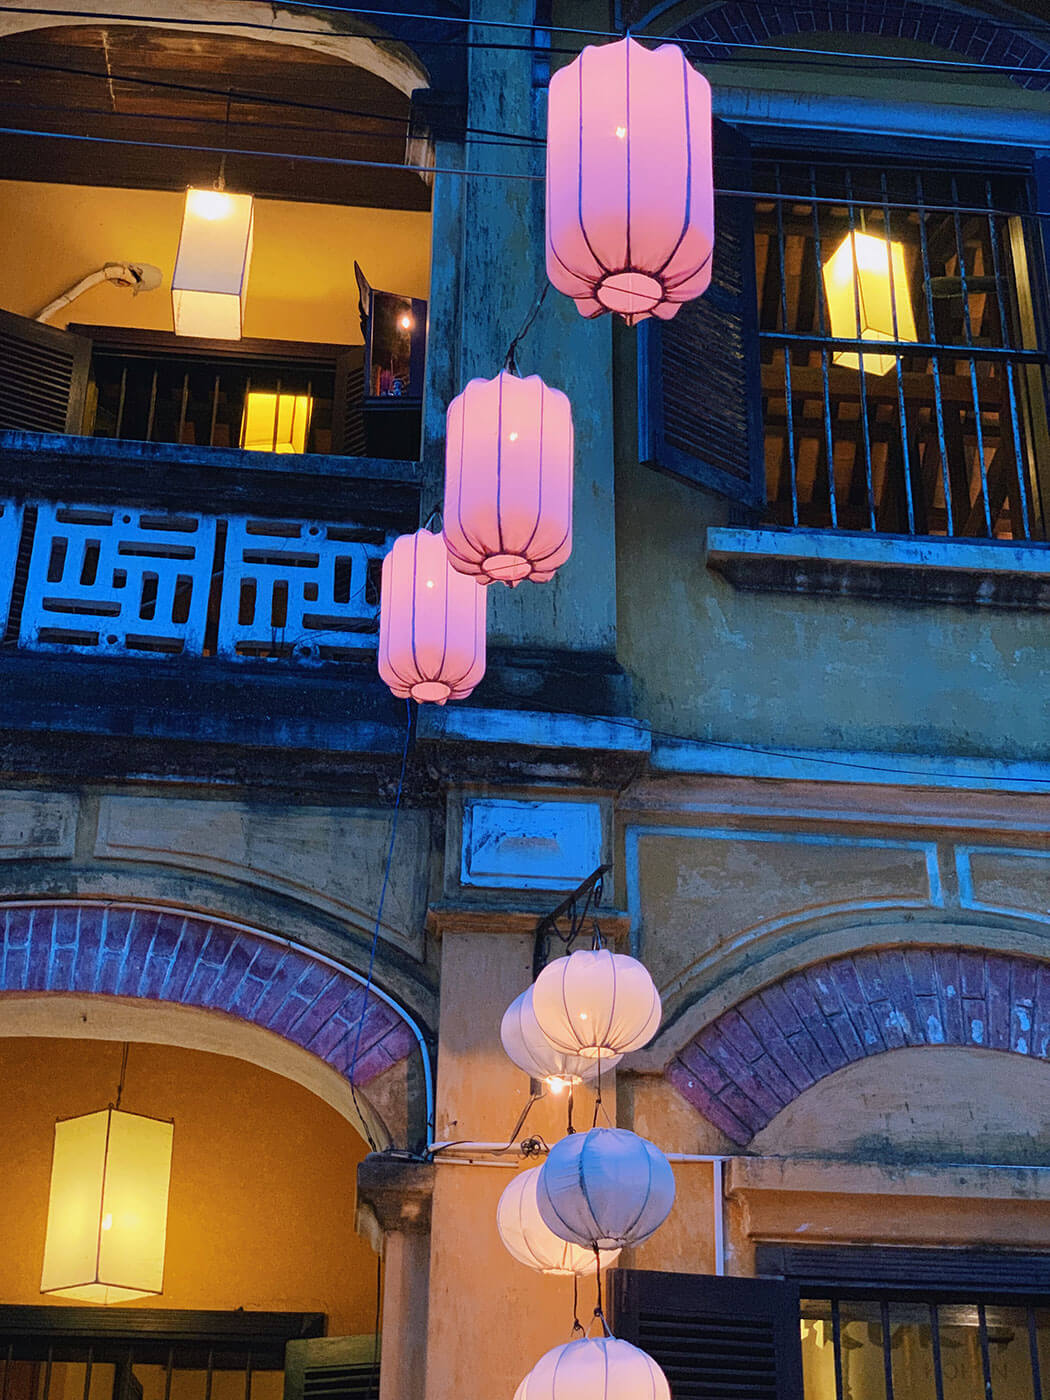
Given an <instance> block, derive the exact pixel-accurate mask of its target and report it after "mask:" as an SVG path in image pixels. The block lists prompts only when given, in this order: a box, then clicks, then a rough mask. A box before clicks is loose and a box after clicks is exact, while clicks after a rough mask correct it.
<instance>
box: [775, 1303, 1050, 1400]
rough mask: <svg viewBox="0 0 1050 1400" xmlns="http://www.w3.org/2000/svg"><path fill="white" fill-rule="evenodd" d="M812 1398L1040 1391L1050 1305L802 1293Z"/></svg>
mask: <svg viewBox="0 0 1050 1400" xmlns="http://www.w3.org/2000/svg"><path fill="white" fill-rule="evenodd" d="M801 1317H802V1323H801V1333H802V1368H803V1385H804V1393H805V1400H1043V1390H1044V1386H1045V1385H1046V1383H1047V1382H1046V1378H1047V1377H1050V1369H1048V1368H1050V1310H1048V1309H1046V1308H1044V1307H1038V1306H1034V1305H1032V1304H1031V1303H1026V1302H1025V1301H1024V1300H1019V1301H1018V1302H1017V1303H1016V1304H1013V1305H1011V1304H1009V1303H1007V1304H1003V1303H999V1302H992V1301H981V1300H980V1299H976V1300H971V1301H927V1300H920V1299H907V1300H905V1299H895V1298H892V1297H890V1298H887V1297H868V1298H856V1297H854V1298H850V1297H849V1296H838V1297H835V1296H833V1297H831V1298H826V1297H825V1298H809V1299H804V1300H803V1302H802V1309H801Z"/></svg>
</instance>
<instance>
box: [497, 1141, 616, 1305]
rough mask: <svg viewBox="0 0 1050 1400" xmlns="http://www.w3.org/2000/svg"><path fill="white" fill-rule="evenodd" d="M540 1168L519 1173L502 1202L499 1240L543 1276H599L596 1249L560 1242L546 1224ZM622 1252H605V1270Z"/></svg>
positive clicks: (515, 1255) (516, 1257) (520, 1260)
mask: <svg viewBox="0 0 1050 1400" xmlns="http://www.w3.org/2000/svg"><path fill="white" fill-rule="evenodd" d="M541 1170H542V1168H540V1167H530V1168H529V1169H528V1170H527V1171H523V1172H519V1173H518V1174H517V1176H516V1177H515V1178H514V1180H513V1181H512V1182H511V1183H510V1185H509V1186H508V1187H507V1188H506V1190H505V1191H504V1192H503V1195H502V1196H501V1197H500V1198H499V1205H498V1206H497V1207H496V1228H497V1229H498V1230H499V1237H500V1239H501V1240H502V1241H503V1243H504V1245H505V1246H506V1247H507V1249H508V1251H509V1252H510V1253H511V1254H513V1256H514V1258H515V1259H517V1261H518V1262H519V1263H520V1264H527V1265H528V1267H529V1268H530V1269H537V1270H538V1271H539V1272H540V1273H542V1274H575V1275H576V1276H577V1278H585V1277H588V1276H589V1275H591V1274H593V1273H595V1272H596V1271H597V1267H598V1261H597V1260H596V1259H595V1256H594V1250H593V1249H584V1248H583V1247H582V1246H580V1245H578V1244H569V1242H568V1241H567V1240H560V1239H559V1238H558V1236H557V1235H555V1234H554V1233H553V1232H552V1231H551V1230H549V1229H548V1228H547V1226H546V1225H545V1224H544V1223H543V1217H542V1216H541V1215H540V1208H539V1205H538V1204H537V1201H536V1186H537V1183H538V1180H539V1175H540V1171H541ZM619 1254H620V1251H619V1250H618V1249H609V1250H602V1252H601V1267H602V1268H603V1269H607V1268H608V1267H609V1265H610V1264H613V1263H615V1261H616V1259H617V1258H618V1257H619Z"/></svg>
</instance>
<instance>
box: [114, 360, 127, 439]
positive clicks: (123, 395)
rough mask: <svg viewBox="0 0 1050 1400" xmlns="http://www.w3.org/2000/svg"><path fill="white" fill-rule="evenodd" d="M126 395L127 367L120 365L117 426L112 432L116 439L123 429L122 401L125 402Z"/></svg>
mask: <svg viewBox="0 0 1050 1400" xmlns="http://www.w3.org/2000/svg"><path fill="white" fill-rule="evenodd" d="M127 393H128V367H127V365H121V367H120V394H119V396H118V398H117V426H116V428H115V429H114V432H113V436H114V437H117V438H119V437H120V434H121V432H122V430H123V428H124V401H125V399H126V398H127Z"/></svg>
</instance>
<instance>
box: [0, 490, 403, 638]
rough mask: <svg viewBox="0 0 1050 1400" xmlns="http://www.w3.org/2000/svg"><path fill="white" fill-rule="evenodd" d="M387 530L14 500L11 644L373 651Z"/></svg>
mask: <svg viewBox="0 0 1050 1400" xmlns="http://www.w3.org/2000/svg"><path fill="white" fill-rule="evenodd" d="M391 538H392V535H391V534H390V533H389V532H388V530H387V529H386V528H384V527H381V526H363V525H356V524H353V523H333V522H332V521H326V520H302V519H297V520H289V519H273V518H270V519H262V518H256V517H254V516H251V515H235V514H223V515H217V514H208V513H204V512H196V511H178V512H173V511H164V510H155V509H153V510H151V509H142V508H139V507H128V508H124V507H121V506H113V505H101V504H97V503H91V502H70V503H65V504H58V503H54V502H50V501H30V502H27V503H25V504H20V503H18V502H16V501H14V500H12V499H8V500H5V501H2V502H0V580H2V581H0V611H2V614H3V617H4V619H5V633H4V635H5V639H6V640H7V642H8V644H14V645H17V646H19V647H22V648H27V649H31V650H38V651H51V652H65V653H81V654H94V655H100V654H106V655H122V654H124V655H132V656H134V655H138V656H145V655H152V656H159V657H171V656H211V657H219V658H223V659H225V660H228V661H238V660H241V659H244V658H249V657H256V658H284V659H294V660H296V661H298V662H307V663H316V664H319V663H322V662H335V661H341V660H353V659H361V658H364V657H366V656H367V655H368V654H369V652H370V651H371V650H373V649H374V647H375V645H376V631H377V626H378V596H379V590H378V575H379V570H380V567H381V561H382V557H383V555H384V554H385V552H386V550H387V548H388V547H389V543H390V540H391Z"/></svg>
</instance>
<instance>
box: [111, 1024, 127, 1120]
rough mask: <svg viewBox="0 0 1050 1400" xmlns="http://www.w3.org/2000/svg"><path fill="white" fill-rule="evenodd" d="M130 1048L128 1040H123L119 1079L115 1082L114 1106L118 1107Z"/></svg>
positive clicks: (125, 1076)
mask: <svg viewBox="0 0 1050 1400" xmlns="http://www.w3.org/2000/svg"><path fill="white" fill-rule="evenodd" d="M130 1049H131V1045H130V1042H128V1041H126V1040H125V1042H124V1049H123V1051H122V1052H121V1056H120V1079H119V1081H118V1083H117V1101H116V1103H115V1104H114V1105H113V1107H114V1108H119V1107H120V1101H121V1099H122V1098H123V1097H124V1081H125V1079H126V1078H127V1077H128V1051H129V1050H130Z"/></svg>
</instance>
